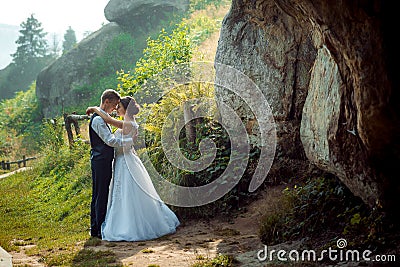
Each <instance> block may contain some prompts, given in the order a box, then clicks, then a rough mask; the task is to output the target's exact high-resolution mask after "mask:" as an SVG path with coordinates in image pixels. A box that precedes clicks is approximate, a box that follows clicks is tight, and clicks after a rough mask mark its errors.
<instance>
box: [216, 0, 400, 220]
mask: <svg viewBox="0 0 400 267" xmlns="http://www.w3.org/2000/svg"><path fill="white" fill-rule="evenodd" d="M393 10H395V8H394V6H392V4H390V3H388V2H387V1H339V2H338V1H333V0H324V1H312V0H233V2H232V7H231V10H230V11H229V13H228V14H227V16H226V17H225V19H224V21H223V27H222V30H221V35H220V39H219V45H218V50H217V55H216V62H220V63H223V64H227V65H231V66H233V67H235V68H236V69H238V70H240V71H242V72H243V73H245V74H246V75H248V76H249V77H250V78H251V79H252V80H253V81H254V82H255V83H256V84H257V85H258V86H259V88H260V89H261V90H262V91H263V93H264V95H265V96H266V97H267V99H268V102H269V104H270V105H271V108H272V110H273V113H274V117H275V120H276V124H277V135H278V144H277V154H276V161H275V163H274V166H273V168H272V170H274V169H275V170H276V169H277V170H278V172H277V173H274V172H273V173H270V176H272V175H279V171H281V172H283V173H289V174H293V175H296V173H303V174H304V173H306V174H307V172H308V171H310V168H309V166H310V165H309V164H310V163H311V164H312V165H315V166H317V167H318V168H319V169H321V170H324V171H327V172H329V173H333V174H335V175H336V176H337V177H339V178H340V179H341V180H342V181H343V182H344V183H345V184H346V185H347V186H348V187H349V189H350V190H351V191H352V192H353V193H354V194H355V195H357V196H359V197H361V198H362V199H363V200H364V202H366V203H368V204H369V205H370V206H371V207H380V208H383V210H385V211H388V212H389V214H391V215H399V212H398V211H397V210H396V208H395V205H396V204H397V203H398V202H399V200H400V182H399V179H398V178H397V177H396V176H397V175H396V171H397V169H398V168H397V164H398V162H399V159H400V156H399V137H400V136H399V125H400V124H399V115H400V112H399V108H398V104H397V103H398V101H399V93H398V78H397V77H396V76H395V75H394V71H395V68H394V64H395V62H396V60H395V55H396V54H397V53H398V52H397V51H396V50H395V49H394V43H395V42H394V39H393V38H394V37H393V35H392V34H390V27H391V20H392V19H393V18H394V16H393V14H392V11H393ZM242 105H243V104H242V102H241V101H240V100H239V99H238V100H237V101H236V103H235V104H234V106H235V109H236V110H237V111H238V112H239V113H242V117H243V118H245V120H250V119H251V116H252V115H251V114H250V113H249V112H248V111H246V110H247V109H246V108H245V107H243V106H242ZM254 125H255V126H254V127H256V124H254ZM261 160H262V159H261ZM285 162H289V164H286V165H282V163H285ZM274 167H275V168H274Z"/></svg>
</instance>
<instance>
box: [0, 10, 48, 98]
mask: <svg viewBox="0 0 400 267" xmlns="http://www.w3.org/2000/svg"><path fill="white" fill-rule="evenodd" d="M20 33H21V35H20V36H19V38H18V40H17V41H16V43H17V44H18V47H17V51H16V52H15V53H14V54H12V55H11V56H12V57H13V63H12V64H10V65H9V66H8V67H7V68H6V70H5V71H4V73H1V76H2V77H0V78H1V79H0V92H1V94H0V99H5V98H12V97H14V92H16V91H21V90H22V91H26V90H27V89H28V87H29V85H30V84H31V83H32V82H33V81H34V80H35V79H36V76H37V75H38V73H39V72H40V71H41V70H42V69H43V68H44V67H45V66H46V65H47V64H49V63H50V62H51V61H52V60H53V59H54V56H55V55H54V54H51V53H49V51H48V44H47V40H46V39H45V36H46V33H45V32H43V29H42V28H41V23H40V22H39V21H38V20H37V19H36V18H35V17H34V16H33V15H31V16H30V17H29V18H28V19H27V20H26V21H25V22H22V23H21V30H20ZM2 72H3V71H2Z"/></svg>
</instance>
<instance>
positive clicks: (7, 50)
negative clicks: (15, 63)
mask: <svg viewBox="0 0 400 267" xmlns="http://www.w3.org/2000/svg"><path fill="white" fill-rule="evenodd" d="M18 36H19V26H15V25H7V24H0V70H1V69H4V68H5V67H7V65H8V64H10V63H11V60H12V57H11V56H10V54H13V53H15V51H16V50H17V45H16V44H15V41H16V40H17V39H18Z"/></svg>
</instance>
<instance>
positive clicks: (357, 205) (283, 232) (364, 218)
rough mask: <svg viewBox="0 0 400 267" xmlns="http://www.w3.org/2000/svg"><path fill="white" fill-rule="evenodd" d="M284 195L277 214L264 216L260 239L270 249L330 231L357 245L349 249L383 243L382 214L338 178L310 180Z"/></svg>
mask: <svg viewBox="0 0 400 267" xmlns="http://www.w3.org/2000/svg"><path fill="white" fill-rule="evenodd" d="M282 194H283V195H282V199H281V202H280V205H279V206H278V208H277V210H275V211H274V212H273V213H271V214H265V215H264V216H263V218H262V223H261V225H260V229H259V234H260V238H261V240H262V241H263V242H265V243H266V244H268V245H274V244H277V243H281V242H285V241H288V240H294V239H299V238H304V237H306V238H313V237H319V238H320V237H321V236H323V235H325V234H329V232H330V231H332V232H336V233H337V232H341V233H342V235H343V237H346V238H347V240H354V241H355V242H351V243H349V245H348V247H355V246H356V245H357V246H364V245H366V244H369V246H371V245H373V244H375V243H381V242H382V240H383V239H384V237H383V236H382V235H381V234H382V233H384V229H383V228H384V223H383V218H382V214H380V213H379V211H378V210H371V209H370V208H368V207H367V206H366V205H365V204H364V203H363V202H362V201H361V199H359V198H358V197H355V196H354V195H353V194H352V193H351V192H350V191H349V189H348V188H347V187H345V186H344V185H343V184H342V183H341V182H340V181H339V180H338V179H337V178H335V177H331V176H326V177H320V178H313V179H309V180H307V181H306V182H305V183H304V185H301V186H297V185H295V186H294V187H292V188H289V187H287V188H286V189H285V190H284V191H283V192H282ZM386 230H387V229H385V231H386ZM378 241H379V242H378ZM356 243H357V244H356ZM369 248H370V249H371V247H369ZM374 248H376V247H374Z"/></svg>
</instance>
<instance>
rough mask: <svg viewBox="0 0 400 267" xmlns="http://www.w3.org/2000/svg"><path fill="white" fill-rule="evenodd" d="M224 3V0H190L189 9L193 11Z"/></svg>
mask: <svg viewBox="0 0 400 267" xmlns="http://www.w3.org/2000/svg"><path fill="white" fill-rule="evenodd" d="M223 3H224V0H190V6H189V11H190V12H193V11H195V10H200V9H205V8H206V7H207V6H209V5H215V6H216V7H219V6H220V5H221V4H223Z"/></svg>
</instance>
